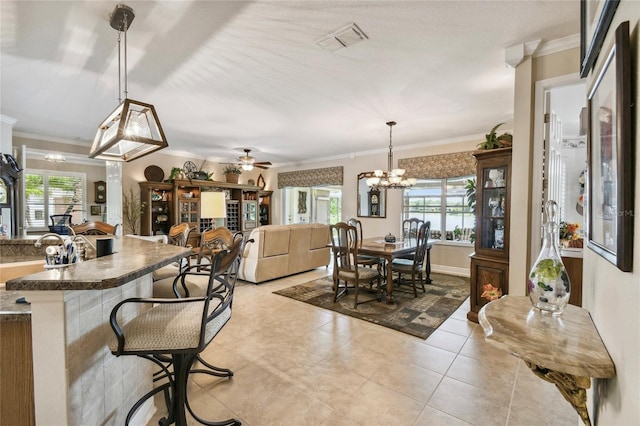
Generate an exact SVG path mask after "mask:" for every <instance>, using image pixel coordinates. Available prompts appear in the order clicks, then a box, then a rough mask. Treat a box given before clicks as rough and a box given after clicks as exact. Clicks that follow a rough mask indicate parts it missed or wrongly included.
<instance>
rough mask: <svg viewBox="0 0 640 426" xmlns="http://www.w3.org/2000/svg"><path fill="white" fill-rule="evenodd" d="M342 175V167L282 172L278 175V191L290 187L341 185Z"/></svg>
mask: <svg viewBox="0 0 640 426" xmlns="http://www.w3.org/2000/svg"><path fill="white" fill-rule="evenodd" d="M343 175H344V172H343V167H342V166H337V167H324V168H322V169H309V170H297V171H295V172H282V173H278V189H282V188H286V187H292V186H295V187H311V186H322V185H342V182H343Z"/></svg>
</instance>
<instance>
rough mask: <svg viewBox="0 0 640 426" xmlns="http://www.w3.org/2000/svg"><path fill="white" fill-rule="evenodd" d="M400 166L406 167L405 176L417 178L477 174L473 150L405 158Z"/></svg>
mask: <svg viewBox="0 0 640 426" xmlns="http://www.w3.org/2000/svg"><path fill="white" fill-rule="evenodd" d="M398 167H400V168H402V169H405V170H406V173H405V176H408V177H412V178H416V179H444V178H452V177H458V176H466V175H474V174H476V159H475V157H474V156H473V151H464V152H454V153H451V154H441V155H427V156H424V157H413V158H403V159H400V160H398Z"/></svg>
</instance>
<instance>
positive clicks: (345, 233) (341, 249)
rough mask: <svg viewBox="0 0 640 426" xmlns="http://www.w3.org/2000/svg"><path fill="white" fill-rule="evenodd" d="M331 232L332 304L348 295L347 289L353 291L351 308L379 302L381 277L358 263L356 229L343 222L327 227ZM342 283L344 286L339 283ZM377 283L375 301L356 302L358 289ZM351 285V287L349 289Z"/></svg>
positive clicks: (376, 272)
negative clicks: (361, 304)
mask: <svg viewBox="0 0 640 426" xmlns="http://www.w3.org/2000/svg"><path fill="white" fill-rule="evenodd" d="M329 229H330V232H331V248H332V252H333V285H334V296H333V301H334V303H335V302H337V301H338V299H339V298H341V297H342V296H344V295H345V294H347V293H348V291H349V289H350V288H352V289H353V290H354V302H353V307H354V308H357V307H358V304H359V303H365V302H370V301H373V300H380V299H381V297H382V295H381V293H380V292H381V282H382V281H381V275H380V271H379V270H378V269H374V268H367V267H365V266H361V265H360V264H359V263H358V256H359V253H358V248H359V241H360V240H359V239H358V229H357V227H356V226H353V225H349V224H347V223H345V222H339V223H336V224H335V225H330V226H329ZM342 281H344V286H341V285H340V283H341V282H342ZM374 281H377V287H376V290H375V293H376V297H375V299H370V300H366V301H363V302H358V289H359V288H360V287H361V286H364V285H365V284H367V285H368V288H369V289H370V290H371V289H372V285H373V284H372V283H373V282H374ZM349 284H351V287H349Z"/></svg>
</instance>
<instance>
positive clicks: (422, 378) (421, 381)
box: [370, 362, 443, 403]
mask: <svg viewBox="0 0 640 426" xmlns="http://www.w3.org/2000/svg"><path fill="white" fill-rule="evenodd" d="M442 377H443V376H442V374H439V373H436V372H435V371H431V370H427V369H426V368H422V367H418V366H417V365H415V364H401V363H399V362H389V363H387V365H385V366H384V367H382V368H380V369H379V370H378V371H376V372H375V374H374V375H373V376H371V378H370V380H371V381H373V382H376V383H378V384H379V385H382V386H384V387H386V388H389V389H391V390H394V391H396V392H399V393H401V394H403V395H406V396H408V397H410V398H413V399H415V400H416V401H419V402H423V403H426V402H427V401H428V400H429V398H430V397H431V395H432V394H433V392H434V391H435V389H436V388H437V387H438V385H439V384H440V381H441V380H442Z"/></svg>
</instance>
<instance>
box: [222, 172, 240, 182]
mask: <svg viewBox="0 0 640 426" xmlns="http://www.w3.org/2000/svg"><path fill="white" fill-rule="evenodd" d="M239 177H240V175H237V174H235V173H225V175H224V178H225V180H226V181H227V183H238V178H239Z"/></svg>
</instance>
